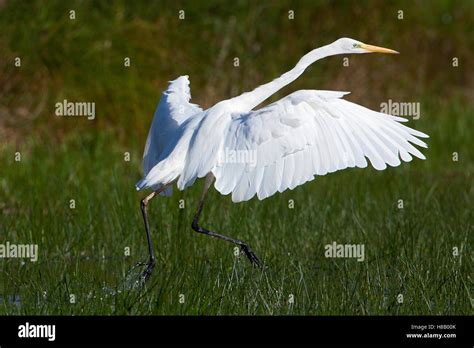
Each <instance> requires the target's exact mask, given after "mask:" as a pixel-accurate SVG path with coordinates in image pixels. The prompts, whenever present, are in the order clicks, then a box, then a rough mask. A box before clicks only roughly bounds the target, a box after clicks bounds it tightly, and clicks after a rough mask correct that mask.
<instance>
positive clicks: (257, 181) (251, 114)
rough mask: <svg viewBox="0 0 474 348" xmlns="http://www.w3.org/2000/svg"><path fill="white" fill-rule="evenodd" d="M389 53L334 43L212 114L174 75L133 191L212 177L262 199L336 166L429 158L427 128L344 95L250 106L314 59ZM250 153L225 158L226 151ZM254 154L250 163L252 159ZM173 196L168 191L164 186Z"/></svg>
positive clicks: (235, 195) (303, 95)
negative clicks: (422, 129)
mask: <svg viewBox="0 0 474 348" xmlns="http://www.w3.org/2000/svg"><path fill="white" fill-rule="evenodd" d="M369 52H383V53H395V51H391V50H388V49H383V48H380V47H376V46H370V45H365V44H363V43H361V42H359V41H355V40H352V39H345V38H344V39H339V40H337V41H336V42H334V43H333V44H331V45H327V46H323V47H321V48H318V49H315V50H313V51H311V52H310V53H308V54H306V55H305V56H304V57H303V58H301V60H300V61H299V62H298V64H297V65H296V66H295V68H293V69H292V70H291V71H289V72H287V73H285V74H283V75H282V76H281V77H280V78H278V79H275V80H273V81H272V82H270V83H267V84H265V85H263V86H260V87H258V88H257V89H255V90H254V91H252V92H248V93H244V94H242V95H240V96H238V97H235V98H232V99H228V100H225V101H222V102H220V103H218V104H216V105H214V106H213V107H211V108H209V109H208V110H204V111H203V110H202V109H201V108H199V107H198V106H197V105H194V104H191V103H190V102H189V100H190V98H191V94H190V89H189V79H188V76H181V77H179V78H178V79H177V80H174V81H171V83H170V85H169V88H168V89H167V90H166V91H165V92H164V94H163V96H162V97H161V100H160V103H159V104H158V107H157V110H156V112H155V116H154V119H153V122H152V125H151V128H150V132H149V135H148V139H147V142H146V146H145V152H144V163H143V166H144V178H143V179H142V180H141V181H140V182H138V183H137V189H139V190H140V189H144V188H148V187H151V188H153V189H154V190H157V189H159V188H160V187H162V186H163V185H168V184H170V183H174V182H176V183H177V187H178V189H180V190H182V189H184V188H186V187H188V186H190V185H192V184H193V183H194V181H195V180H196V179H197V178H201V177H205V176H206V175H208V174H209V173H212V174H213V176H214V177H215V179H216V181H215V188H216V190H218V191H219V192H220V193H222V194H224V195H226V194H232V200H233V201H234V202H241V201H246V200H249V199H251V198H252V197H254V196H255V195H257V197H258V198H259V199H265V198H267V197H270V196H271V195H273V194H275V193H276V192H283V191H284V190H286V189H293V188H295V187H296V186H299V185H301V184H304V183H305V182H307V181H310V180H312V179H313V178H314V177H315V176H321V175H325V174H327V173H331V172H334V171H337V170H341V169H345V168H350V167H359V168H364V167H366V166H367V165H368V162H367V159H368V161H369V162H370V164H371V165H372V166H373V167H374V168H375V169H377V170H384V169H385V168H387V165H389V166H398V165H400V163H401V161H405V162H408V161H411V160H412V156H415V157H418V158H420V159H425V157H424V155H423V154H422V153H421V152H420V151H419V150H418V149H417V148H416V147H415V146H414V145H417V146H421V147H426V144H425V143H424V142H423V141H421V140H420V139H419V138H426V137H428V136H427V135H426V134H424V133H422V132H419V131H417V130H414V129H412V128H409V127H407V126H405V125H403V124H402V123H401V122H405V121H406V120H405V119H403V118H400V117H395V116H391V115H387V114H383V113H380V112H376V111H372V110H369V109H367V108H365V107H363V106H360V105H357V104H354V103H351V102H349V101H346V100H344V99H342V98H343V96H344V95H345V94H347V92H336V91H317V90H301V91H297V92H295V93H292V94H290V95H288V96H287V97H285V98H282V99H281V100H279V101H277V102H275V103H272V104H270V105H268V106H265V107H263V108H261V109H258V110H253V108H254V107H256V106H257V105H259V104H260V103H261V102H263V101H264V100H265V99H267V98H268V97H270V96H271V95H272V94H274V93H275V92H276V91H278V90H279V89H281V88H282V87H284V86H285V85H287V84H289V83H290V82H292V81H294V80H295V79H296V78H297V77H298V76H300V75H301V74H302V73H303V71H304V70H305V69H306V68H307V67H308V66H309V65H310V64H312V63H313V62H314V61H316V60H318V59H320V58H323V57H326V56H330V55H335V54H348V53H369ZM229 153H230V154H247V155H248V156H246V160H244V161H242V160H240V161H238V160H235V158H233V160H229V158H226V157H225V156H224V155H226V154H229ZM249 158H252V159H253V160H252V161H249V160H248V159H249ZM164 193H165V194H170V193H171V191H169V190H167V191H164Z"/></svg>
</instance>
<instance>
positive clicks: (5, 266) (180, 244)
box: [0, 0, 474, 315]
mask: <svg viewBox="0 0 474 348" xmlns="http://www.w3.org/2000/svg"><path fill="white" fill-rule="evenodd" d="M71 8H74V9H76V12H77V19H76V20H75V21H70V20H69V19H68V17H67V14H68V11H69V10H70V9H71ZM182 8H184V9H185V10H186V20H185V21H183V22H180V21H178V20H177V13H178V10H179V9H182ZM288 9H294V11H295V14H296V19H295V20H294V21H291V22H290V21H288V20H287V17H286V16H287V12H288ZM399 9H403V10H404V11H405V19H404V20H403V21H400V20H398V19H397V18H396V13H397V11H398V10H399ZM473 14H474V11H473V5H472V3H471V2H465V1H458V2H456V1H442V0H438V1H430V6H427V4H426V2H422V1H420V2H404V1H401V2H397V1H394V2H390V3H388V2H373V1H363V2H362V1H361V2H357V3H355V2H343V1H338V2H329V1H318V2H314V1H311V2H309V1H308V2H304V1H301V2H285V1H279V2H271V3H270V2H259V4H258V5H255V4H253V3H252V4H249V3H248V2H246V1H234V2H232V3H231V4H225V5H222V4H218V3H217V2H210V3H206V5H203V4H198V2H193V3H192V4H191V2H184V3H183V2H179V1H173V2H166V3H164V4H163V3H162V2H156V3H153V4H150V2H148V1H146V2H145V1H143V2H142V1H136V2H133V5H132V3H130V2H126V1H112V2H107V3H100V4H97V3H93V2H81V1H78V2H71V3H65V2H60V1H58V2H54V1H50V2H48V3H44V2H39V1H22V2H15V1H6V2H5V3H3V4H1V5H0V27H1V28H2V30H1V32H0V51H1V52H2V59H0V139H1V143H0V243H4V242H6V241H10V242H11V243H37V244H38V246H39V258H38V261H37V262H36V263H33V262H30V261H28V260H19V259H0V314H64V315H70V314H78V315H81V314H213V315H214V314H223V315H229V314H298V315H306V314H323V315H326V314H329V315H334V314H350V315H358V314H363V315H368V314H376V315H381V314H389V315H396V314H471V315H472V314H473V308H474V307H473V297H474V287H473V279H472V269H473V253H472V245H473V241H472V238H473V221H474V218H473V212H472V207H473V206H474V188H473V187H474V185H473V182H474V180H473V169H474V155H473V153H472V148H473V145H472V144H473V142H472V139H471V137H472V131H471V130H472V129H474V118H473V115H474V109H473V105H474V104H473V95H472V88H473V87H472V86H473V80H472V78H470V76H472V73H471V71H470V70H469V68H470V67H472V65H473V59H472V54H471V52H472V48H473V47H474V41H473V38H474V36H473V35H468V33H469V26H468V24H469V23H472V22H473V20H474V19H473ZM232 18H235V20H233V19H232ZM341 23H342V24H343V25H341ZM347 23H350V24H351V25H346V24H347ZM342 36H349V37H353V38H356V39H360V40H363V41H367V42H368V43H373V44H378V45H382V46H387V47H392V48H395V49H398V50H400V51H401V52H402V54H401V55H400V56H397V57H381V56H376V55H371V56H370V55H363V56H359V57H351V65H350V67H342V64H341V57H332V58H329V59H327V60H324V61H321V62H318V63H317V64H315V65H314V66H313V67H311V68H310V69H308V71H307V72H306V73H305V74H304V75H303V76H302V77H301V78H300V79H299V80H298V81H296V82H295V83H294V84H292V85H291V86H289V87H288V88H285V89H284V90H283V91H281V92H279V93H278V94H277V95H276V96H275V97H273V99H275V98H279V97H282V96H284V95H286V94H288V93H290V92H291V91H293V90H296V89H309V88H317V89H335V90H348V91H353V93H352V94H351V95H349V96H347V98H348V99H349V100H352V101H354V102H357V103H360V104H363V105H366V106H369V107H371V108H373V109H378V108H379V105H380V103H381V102H384V101H387V99H389V98H391V99H392V100H394V101H415V102H420V103H421V111H422V115H421V118H420V119H419V120H417V121H411V122H410V125H411V126H413V127H415V128H416V129H419V130H421V131H423V132H426V133H428V134H430V136H431V138H430V139H428V144H429V149H427V150H424V152H425V154H426V155H427V160H426V161H419V160H414V161H413V162H411V163H408V164H404V165H402V166H401V167H398V168H390V169H388V170H386V171H384V172H377V171H375V170H373V169H370V168H367V169H364V170H361V169H351V170H346V171H342V172H337V173H333V174H331V175H327V176H324V177H317V178H316V179H315V180H314V181H312V182H310V183H308V184H305V185H303V186H301V187H298V188H296V189H295V190H293V191H287V192H284V193H283V194H277V195H275V196H273V197H271V198H269V199H267V200H264V201H261V202H260V201H258V200H256V199H254V200H252V201H250V202H247V203H241V204H232V202H231V200H230V197H222V196H220V195H219V194H218V193H217V192H216V191H214V190H213V191H212V192H211V193H210V195H209V197H208V201H207V203H206V206H205V208H204V213H203V217H202V225H203V226H204V227H207V228H210V229H213V230H216V231H218V232H221V233H224V234H227V235H229V236H233V237H235V238H239V239H242V240H245V241H247V242H248V243H249V244H250V246H251V247H252V248H253V250H254V251H255V252H256V253H257V254H258V255H259V257H260V258H261V259H262V260H263V261H264V263H265V265H266V269H265V271H260V270H257V269H254V268H252V267H251V265H250V264H249V262H248V261H247V259H246V258H245V257H244V256H241V257H236V256H235V255H234V247H233V246H232V245H230V244H227V243H226V242H224V241H221V240H216V239H213V238H211V237H208V236H204V235H199V234H197V233H195V232H194V231H192V229H191V221H192V217H193V215H194V212H195V209H196V206H197V202H198V199H199V196H200V193H201V189H202V182H198V183H197V184H196V185H195V186H193V187H192V188H190V189H189V190H186V191H185V192H179V191H175V193H174V195H173V196H172V197H170V198H161V197H160V198H157V199H155V200H153V201H152V202H151V204H150V208H149V215H150V222H151V226H152V233H153V237H154V242H155V248H156V251H157V255H158V262H157V265H156V268H155V272H154V274H153V276H152V278H151V279H150V281H149V282H148V283H147V284H146V286H145V287H143V288H139V287H138V288H137V287H133V282H134V280H135V279H136V277H137V276H138V275H139V272H140V271H141V269H139V268H134V265H135V264H136V263H137V262H138V261H146V260H147V256H148V251H147V245H146V239H145V232H144V229H143V221H142V217H141V213H140V209H139V202H140V199H141V198H142V197H143V195H144V194H143V193H137V192H136V191H135V189H134V184H135V183H136V182H137V181H138V180H139V179H140V177H141V171H140V166H141V155H142V150H143V145H144V141H145V136H146V134H147V131H148V129H147V127H148V126H149V124H150V122H151V117H152V113H153V111H154V108H155V106H156V102H157V100H158V98H159V95H160V93H161V91H162V90H163V88H164V87H165V85H166V81H168V80H170V79H172V78H175V77H176V76H179V75H182V74H189V75H190V77H191V85H192V86H191V88H192V93H193V101H194V102H197V103H199V104H201V105H203V106H204V107H208V106H210V105H212V104H213V103H215V102H216V101H218V100H221V99H224V98H229V97H231V96H235V95H237V94H238V93H240V92H243V91H245V90H249V89H251V88H253V87H255V86H256V85H259V84H261V83H263V82H266V81H268V80H270V79H271V78H274V77H275V76H278V75H279V74H281V73H282V72H284V71H285V70H287V69H288V68H290V67H292V66H293V65H294V64H295V62H296V61H297V60H298V59H299V57H300V56H301V55H302V54H304V53H306V52H307V51H308V50H310V49H312V48H314V47H316V46H319V45H322V44H326V43H329V42H331V41H332V40H334V39H336V38H338V37H342ZM17 56H19V57H21V58H22V67H21V68H15V67H14V66H13V64H12V62H13V59H14V57H17ZM125 56H130V57H131V61H132V66H131V67H130V68H124V67H123V58H124V57H125ZM234 57H239V58H240V59H241V66H240V68H238V69H236V68H235V67H234V66H233V65H232V62H233V58H234ZM452 57H458V58H459V62H460V65H459V67H457V68H453V67H452V65H451V61H452ZM63 99H68V100H70V101H93V102H95V103H96V105H97V106H96V112H97V118H96V120H94V121H87V120H86V119H83V118H58V117H55V116H54V104H55V103H56V102H58V101H62V100H63ZM17 151H19V152H20V153H21V156H22V160H21V161H20V162H16V161H15V160H14V158H15V152H17ZM125 152H129V153H130V154H131V161H129V162H127V161H124V153H125ZM454 152H456V153H458V155H459V161H457V162H454V161H453V160H452V156H453V153H454ZM71 199H74V200H75V209H70V200H71ZM181 199H183V200H184V203H185V208H184V209H180V208H179V205H180V200H181ZM400 199H402V200H403V204H404V208H403V209H399V208H398V201H399V200H400ZM289 200H293V201H294V209H290V208H289V203H288V202H289ZM333 241H336V242H338V243H357V244H364V245H365V261H363V262H357V261H356V260H355V259H331V258H326V257H325V256H324V251H325V249H324V247H325V245H326V244H330V243H332V242H333ZM126 247H129V248H130V251H131V255H130V256H125V255H124V249H125V248H126ZM454 247H457V248H458V249H459V252H460V254H459V255H458V256H453V248H454ZM181 294H182V295H184V303H180V295H181ZM400 294H402V295H403V300H404V301H403V303H398V301H397V296H398V295H400ZM71 295H74V296H75V303H71V302H70V299H71V297H70V296H71ZM291 295H292V296H293V298H294V303H293V304H291V303H290V301H289V299H290V296H291Z"/></svg>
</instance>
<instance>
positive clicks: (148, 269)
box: [142, 260, 156, 282]
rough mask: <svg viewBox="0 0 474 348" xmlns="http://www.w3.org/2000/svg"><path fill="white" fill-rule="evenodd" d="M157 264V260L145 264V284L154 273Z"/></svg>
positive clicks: (143, 275) (143, 278) (143, 277)
mask: <svg viewBox="0 0 474 348" xmlns="http://www.w3.org/2000/svg"><path fill="white" fill-rule="evenodd" d="M155 264H156V261H155V260H150V261H148V262H147V263H146V264H145V270H144V271H143V273H142V280H143V282H146V281H147V280H148V279H149V278H150V276H151V274H152V273H153V268H155Z"/></svg>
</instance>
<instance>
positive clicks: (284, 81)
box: [232, 45, 341, 111]
mask: <svg viewBox="0 0 474 348" xmlns="http://www.w3.org/2000/svg"><path fill="white" fill-rule="evenodd" d="M340 53H341V52H338V51H337V50H336V49H335V47H334V46H332V45H327V46H323V47H319V48H316V49H314V50H312V51H311V52H309V53H307V54H305V55H304V56H303V57H302V58H301V59H300V60H299V61H298V63H297V64H296V65H295V67H294V68H293V69H291V70H290V71H288V72H286V73H284V74H283V75H281V76H280V77H278V78H276V79H275V80H273V81H271V82H269V83H266V84H264V85H261V86H259V87H257V88H255V89H254V90H253V91H251V92H245V93H243V94H241V95H239V96H237V97H235V98H232V100H233V101H235V102H236V103H238V104H239V106H243V107H244V109H245V111H250V110H252V109H253V108H254V107H256V106H257V105H259V104H260V103H262V102H263V101H265V100H266V99H267V98H269V97H270V96H272V95H273V94H275V93H276V92H278V91H279V90H280V89H282V88H283V87H285V86H286V85H288V84H290V83H291V82H293V81H294V80H296V79H297V78H298V77H299V76H300V75H301V74H302V73H303V72H304V71H305V70H306V68H307V67H308V66H310V65H311V64H313V63H314V62H316V61H317V60H319V59H322V58H325V57H328V56H333V55H336V54H340Z"/></svg>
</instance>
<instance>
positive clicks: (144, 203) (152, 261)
mask: <svg viewBox="0 0 474 348" xmlns="http://www.w3.org/2000/svg"><path fill="white" fill-rule="evenodd" d="M166 187H167V186H163V187H162V188H160V189H159V190H158V191H155V192H152V193H151V194H149V195H148V196H146V197H145V198H143V199H142V200H141V202H140V208H141V210H142V215H143V221H144V222H145V232H146V239H147V241H148V252H149V253H150V260H149V261H148V263H147V264H146V265H145V266H146V267H145V270H144V271H143V274H142V278H143V280H145V281H146V280H148V278H150V276H151V273H152V272H153V268H154V267H155V264H156V257H155V251H154V250H153V242H152V240H151V234H150V225H149V224H148V214H147V210H146V208H147V205H148V202H149V201H150V200H151V199H153V198H154V197H156V196H157V195H158V194H159V193H160V192H161V191H163V190H164V189H165V188H166Z"/></svg>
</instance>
